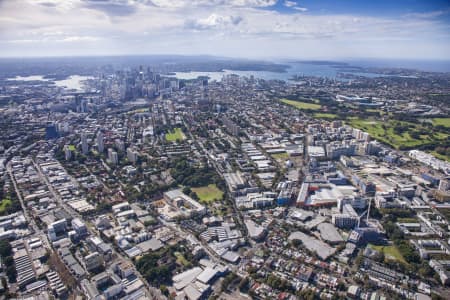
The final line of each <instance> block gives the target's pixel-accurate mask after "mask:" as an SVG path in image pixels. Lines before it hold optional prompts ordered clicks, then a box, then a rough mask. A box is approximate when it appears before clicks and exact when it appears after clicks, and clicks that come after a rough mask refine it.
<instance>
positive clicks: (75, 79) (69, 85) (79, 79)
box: [8, 75, 94, 91]
mask: <svg viewBox="0 0 450 300" xmlns="http://www.w3.org/2000/svg"><path fill="white" fill-rule="evenodd" d="M93 78H94V77H92V76H81V75H71V76H69V77H67V78H66V79H63V80H51V79H50V78H44V76H43V75H31V76H16V77H13V78H8V80H15V81H53V82H54V83H55V85H56V86H59V87H62V88H65V89H67V90H77V91H83V90H84V85H83V81H85V80H88V79H93Z"/></svg>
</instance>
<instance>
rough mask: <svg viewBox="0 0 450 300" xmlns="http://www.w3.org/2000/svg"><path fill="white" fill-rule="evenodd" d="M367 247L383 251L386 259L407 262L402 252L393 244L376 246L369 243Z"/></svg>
mask: <svg viewBox="0 0 450 300" xmlns="http://www.w3.org/2000/svg"><path fill="white" fill-rule="evenodd" d="M369 247H370V248H372V249H374V250H377V251H380V252H383V253H384V257H385V258H387V259H395V260H397V261H399V262H402V263H407V262H406V260H405V259H404V258H403V256H402V254H401V253H400V251H398V249H397V247H395V246H376V245H372V244H369Z"/></svg>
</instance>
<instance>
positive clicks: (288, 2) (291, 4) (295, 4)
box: [284, 0, 297, 7]
mask: <svg viewBox="0 0 450 300" xmlns="http://www.w3.org/2000/svg"><path fill="white" fill-rule="evenodd" d="M284 6H286V7H294V6H297V2H294V1H288V0H286V1H284Z"/></svg>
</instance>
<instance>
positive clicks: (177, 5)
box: [151, 0, 277, 8]
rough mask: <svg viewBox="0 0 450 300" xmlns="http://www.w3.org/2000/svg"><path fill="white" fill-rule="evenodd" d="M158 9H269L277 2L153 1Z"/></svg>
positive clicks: (244, 0) (238, 0) (253, 0)
mask: <svg viewBox="0 0 450 300" xmlns="http://www.w3.org/2000/svg"><path fill="white" fill-rule="evenodd" d="M151 2H152V3H153V4H154V5H156V6H158V7H165V8H181V7H198V6H231V7H269V6H273V5H275V4H276V3H277V0H151Z"/></svg>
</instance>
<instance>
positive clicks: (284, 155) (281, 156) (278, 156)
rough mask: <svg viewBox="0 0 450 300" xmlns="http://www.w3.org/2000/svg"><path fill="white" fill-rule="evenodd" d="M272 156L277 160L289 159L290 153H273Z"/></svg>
mask: <svg viewBox="0 0 450 300" xmlns="http://www.w3.org/2000/svg"><path fill="white" fill-rule="evenodd" d="M270 156H272V157H273V159H276V160H287V159H289V154H287V153H286V152H283V153H275V154H271V155H270Z"/></svg>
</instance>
